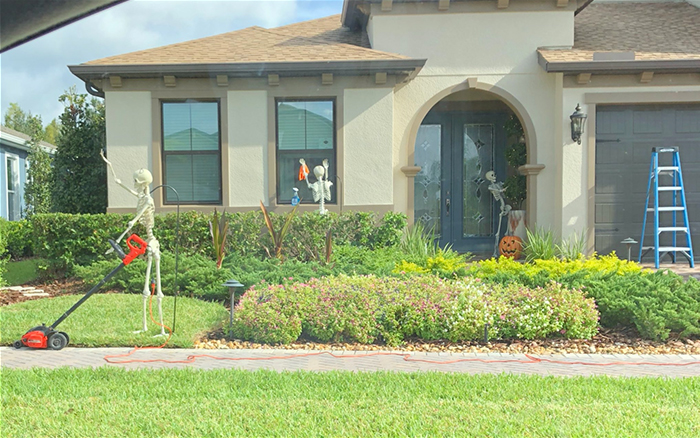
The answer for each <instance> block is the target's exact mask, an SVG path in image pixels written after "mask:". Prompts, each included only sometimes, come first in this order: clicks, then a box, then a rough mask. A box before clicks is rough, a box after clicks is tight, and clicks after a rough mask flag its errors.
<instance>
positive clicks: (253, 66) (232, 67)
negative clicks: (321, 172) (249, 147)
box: [68, 59, 426, 80]
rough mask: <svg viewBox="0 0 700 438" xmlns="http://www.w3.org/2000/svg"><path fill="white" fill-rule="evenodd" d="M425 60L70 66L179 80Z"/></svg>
mask: <svg viewBox="0 0 700 438" xmlns="http://www.w3.org/2000/svg"><path fill="white" fill-rule="evenodd" d="M425 62H426V60H425V59H392V60H371V61H318V62H255V63H237V64H152V65H84V64H81V65H69V66H68V68H69V69H70V71H71V73H73V74H74V75H76V76H78V77H79V78H81V79H83V80H90V79H101V78H103V77H105V76H110V75H117V76H121V77H122V78H124V77H131V78H135V77H142V78H145V77H155V76H162V75H164V74H172V75H177V76H180V77H215V76H217V75H223V74H226V75H228V76H232V77H251V76H252V77H258V76H267V75H268V74H270V73H275V74H279V75H280V76H310V75H316V74H319V73H334V74H338V75H343V76H354V75H365V74H374V73H377V72H387V73H390V74H391V73H394V74H395V73H405V72H408V71H415V70H420V69H421V68H422V67H423V66H424V65H425Z"/></svg>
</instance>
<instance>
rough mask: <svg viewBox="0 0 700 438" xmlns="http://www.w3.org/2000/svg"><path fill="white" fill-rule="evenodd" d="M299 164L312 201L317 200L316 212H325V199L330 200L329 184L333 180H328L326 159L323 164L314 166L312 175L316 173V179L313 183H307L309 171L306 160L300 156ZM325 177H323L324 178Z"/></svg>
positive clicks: (331, 184) (330, 184) (331, 183)
mask: <svg viewBox="0 0 700 438" xmlns="http://www.w3.org/2000/svg"><path fill="white" fill-rule="evenodd" d="M299 163H300V164H301V168H302V172H303V173H304V180H306V185H307V186H308V187H309V189H310V190H311V193H312V194H313V197H314V202H318V203H319V204H318V212H319V213H320V214H326V211H328V210H326V208H325V201H329V202H330V200H331V186H333V182H331V181H328V160H323V166H316V167H314V175H316V179H317V181H316V182H315V183H313V184H311V183H309V178H308V176H309V173H308V171H307V169H308V168H307V167H306V160H304V159H303V158H301V159H300V160H299ZM324 178H325V179H324Z"/></svg>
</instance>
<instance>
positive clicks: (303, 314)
mask: <svg viewBox="0 0 700 438" xmlns="http://www.w3.org/2000/svg"><path fill="white" fill-rule="evenodd" d="M486 324H488V330H489V334H490V337H491V338H492V339H508V338H523V339H537V338H544V337H548V336H552V335H555V336H562V337H567V338H586V339H587V338H591V337H592V336H593V335H594V334H595V333H596V331H597V325H598V312H597V310H596V308H595V304H594V302H593V300H592V299H588V298H586V297H585V296H584V294H583V292H581V291H580V290H576V289H573V290H572V289H566V288H563V287H562V286H561V285H558V284H555V283H551V284H549V285H548V286H547V287H545V288H534V289H531V288H527V287H524V286H519V285H504V286H501V285H486V284H484V283H481V282H478V281H475V280H469V279H467V280H462V281H449V280H442V279H440V278H438V277H436V276H433V275H427V276H413V277H407V278H391V277H389V278H381V277H375V276H339V277H326V278H322V279H313V280H311V281H309V282H308V283H290V284H284V285H270V286H267V287H265V286H260V285H258V286H254V287H251V288H250V289H249V290H248V291H247V292H246V293H245V295H243V297H242V298H241V300H240V302H239V303H238V305H237V306H236V308H235V313H234V335H235V336H237V337H239V338H243V339H249V340H252V341H256V342H265V343H289V342H293V341H295V340H297V339H298V338H299V337H300V336H302V335H303V336H305V337H308V338H311V339H316V340H318V341H322V342H328V341H335V342H359V343H373V342H385V343H387V344H389V345H398V344H400V343H401V342H403V341H405V340H407V339H410V338H420V339H423V340H438V339H448V340H450V341H453V342H462V341H470V340H476V339H481V338H483V336H484V328H485V327H486Z"/></svg>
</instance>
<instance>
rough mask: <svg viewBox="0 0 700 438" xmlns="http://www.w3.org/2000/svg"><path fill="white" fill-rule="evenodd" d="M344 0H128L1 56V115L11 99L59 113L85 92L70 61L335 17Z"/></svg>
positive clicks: (47, 114)
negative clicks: (65, 99)
mask: <svg viewBox="0 0 700 438" xmlns="http://www.w3.org/2000/svg"><path fill="white" fill-rule="evenodd" d="M342 4H343V2H342V0H129V1H127V2H126V3H122V4H120V5H117V6H114V7H113V8H110V9H107V10H106V11H103V12H99V13H97V14H95V15H92V16H90V17H88V18H85V19H83V20H80V21H78V22H76V23H72V24H69V25H68V26H65V27H63V28H61V29H59V30H57V31H54V32H52V33H49V34H47V35H44V36H41V37H39V38H37V39H35V40H33V41H30V42H28V43H25V44H23V45H21V46H19V47H16V48H14V49H11V50H9V51H7V52H5V53H3V54H2V55H0V103H1V105H0V106H1V108H2V120H4V116H5V112H6V111H7V109H8V107H9V106H10V103H11V102H14V103H18V104H19V106H20V107H21V108H22V109H23V110H25V111H31V112H32V114H39V115H41V118H42V121H43V123H44V125H47V124H48V123H49V122H50V121H51V120H52V119H54V118H58V116H59V115H60V114H61V112H63V105H62V104H61V103H60V102H59V101H58V98H59V96H60V95H61V94H63V92H64V91H65V90H67V89H68V88H69V87H70V86H71V85H75V87H76V89H77V91H78V92H80V93H86V91H85V85H84V83H83V82H82V81H81V80H80V79H78V78H77V77H75V76H73V74H71V72H70V71H69V70H68V67H67V66H68V65H75V64H81V63H84V62H88V61H92V60H94V59H99V58H104V57H106V56H113V55H119V54H123V53H129V52H133V51H137V50H143V49H150V48H153V47H159V46H163V45H167V44H173V43H178V42H182V41H188V40H192V39H196V38H202V37H207V36H212V35H217V34H221V33H225V32H231V31H234V30H238V29H243V28H245V27H249V26H261V27H267V28H270V27H276V26H283V25H285V24H289V23H296V22H299V21H305V20H311V19H314V18H319V17H325V16H328V15H333V14H339V13H340V12H341V9H342Z"/></svg>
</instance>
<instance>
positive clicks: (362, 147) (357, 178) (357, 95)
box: [343, 88, 402, 206]
mask: <svg viewBox="0 0 700 438" xmlns="http://www.w3.org/2000/svg"><path fill="white" fill-rule="evenodd" d="M344 104H345V108H344V122H345V126H344V129H343V136H344V139H345V147H344V149H345V150H344V155H345V156H344V159H345V164H344V168H345V181H344V183H345V190H344V192H345V199H344V200H343V203H344V204H345V205H348V206H352V205H376V204H392V203H393V190H392V187H393V178H394V176H396V177H400V176H402V175H401V174H400V171H399V169H398V167H399V166H398V164H399V163H398V154H394V150H393V148H392V136H393V130H392V126H393V92H392V90H391V89H387V88H374V89H371V88H366V89H347V90H345V92H344Z"/></svg>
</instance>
